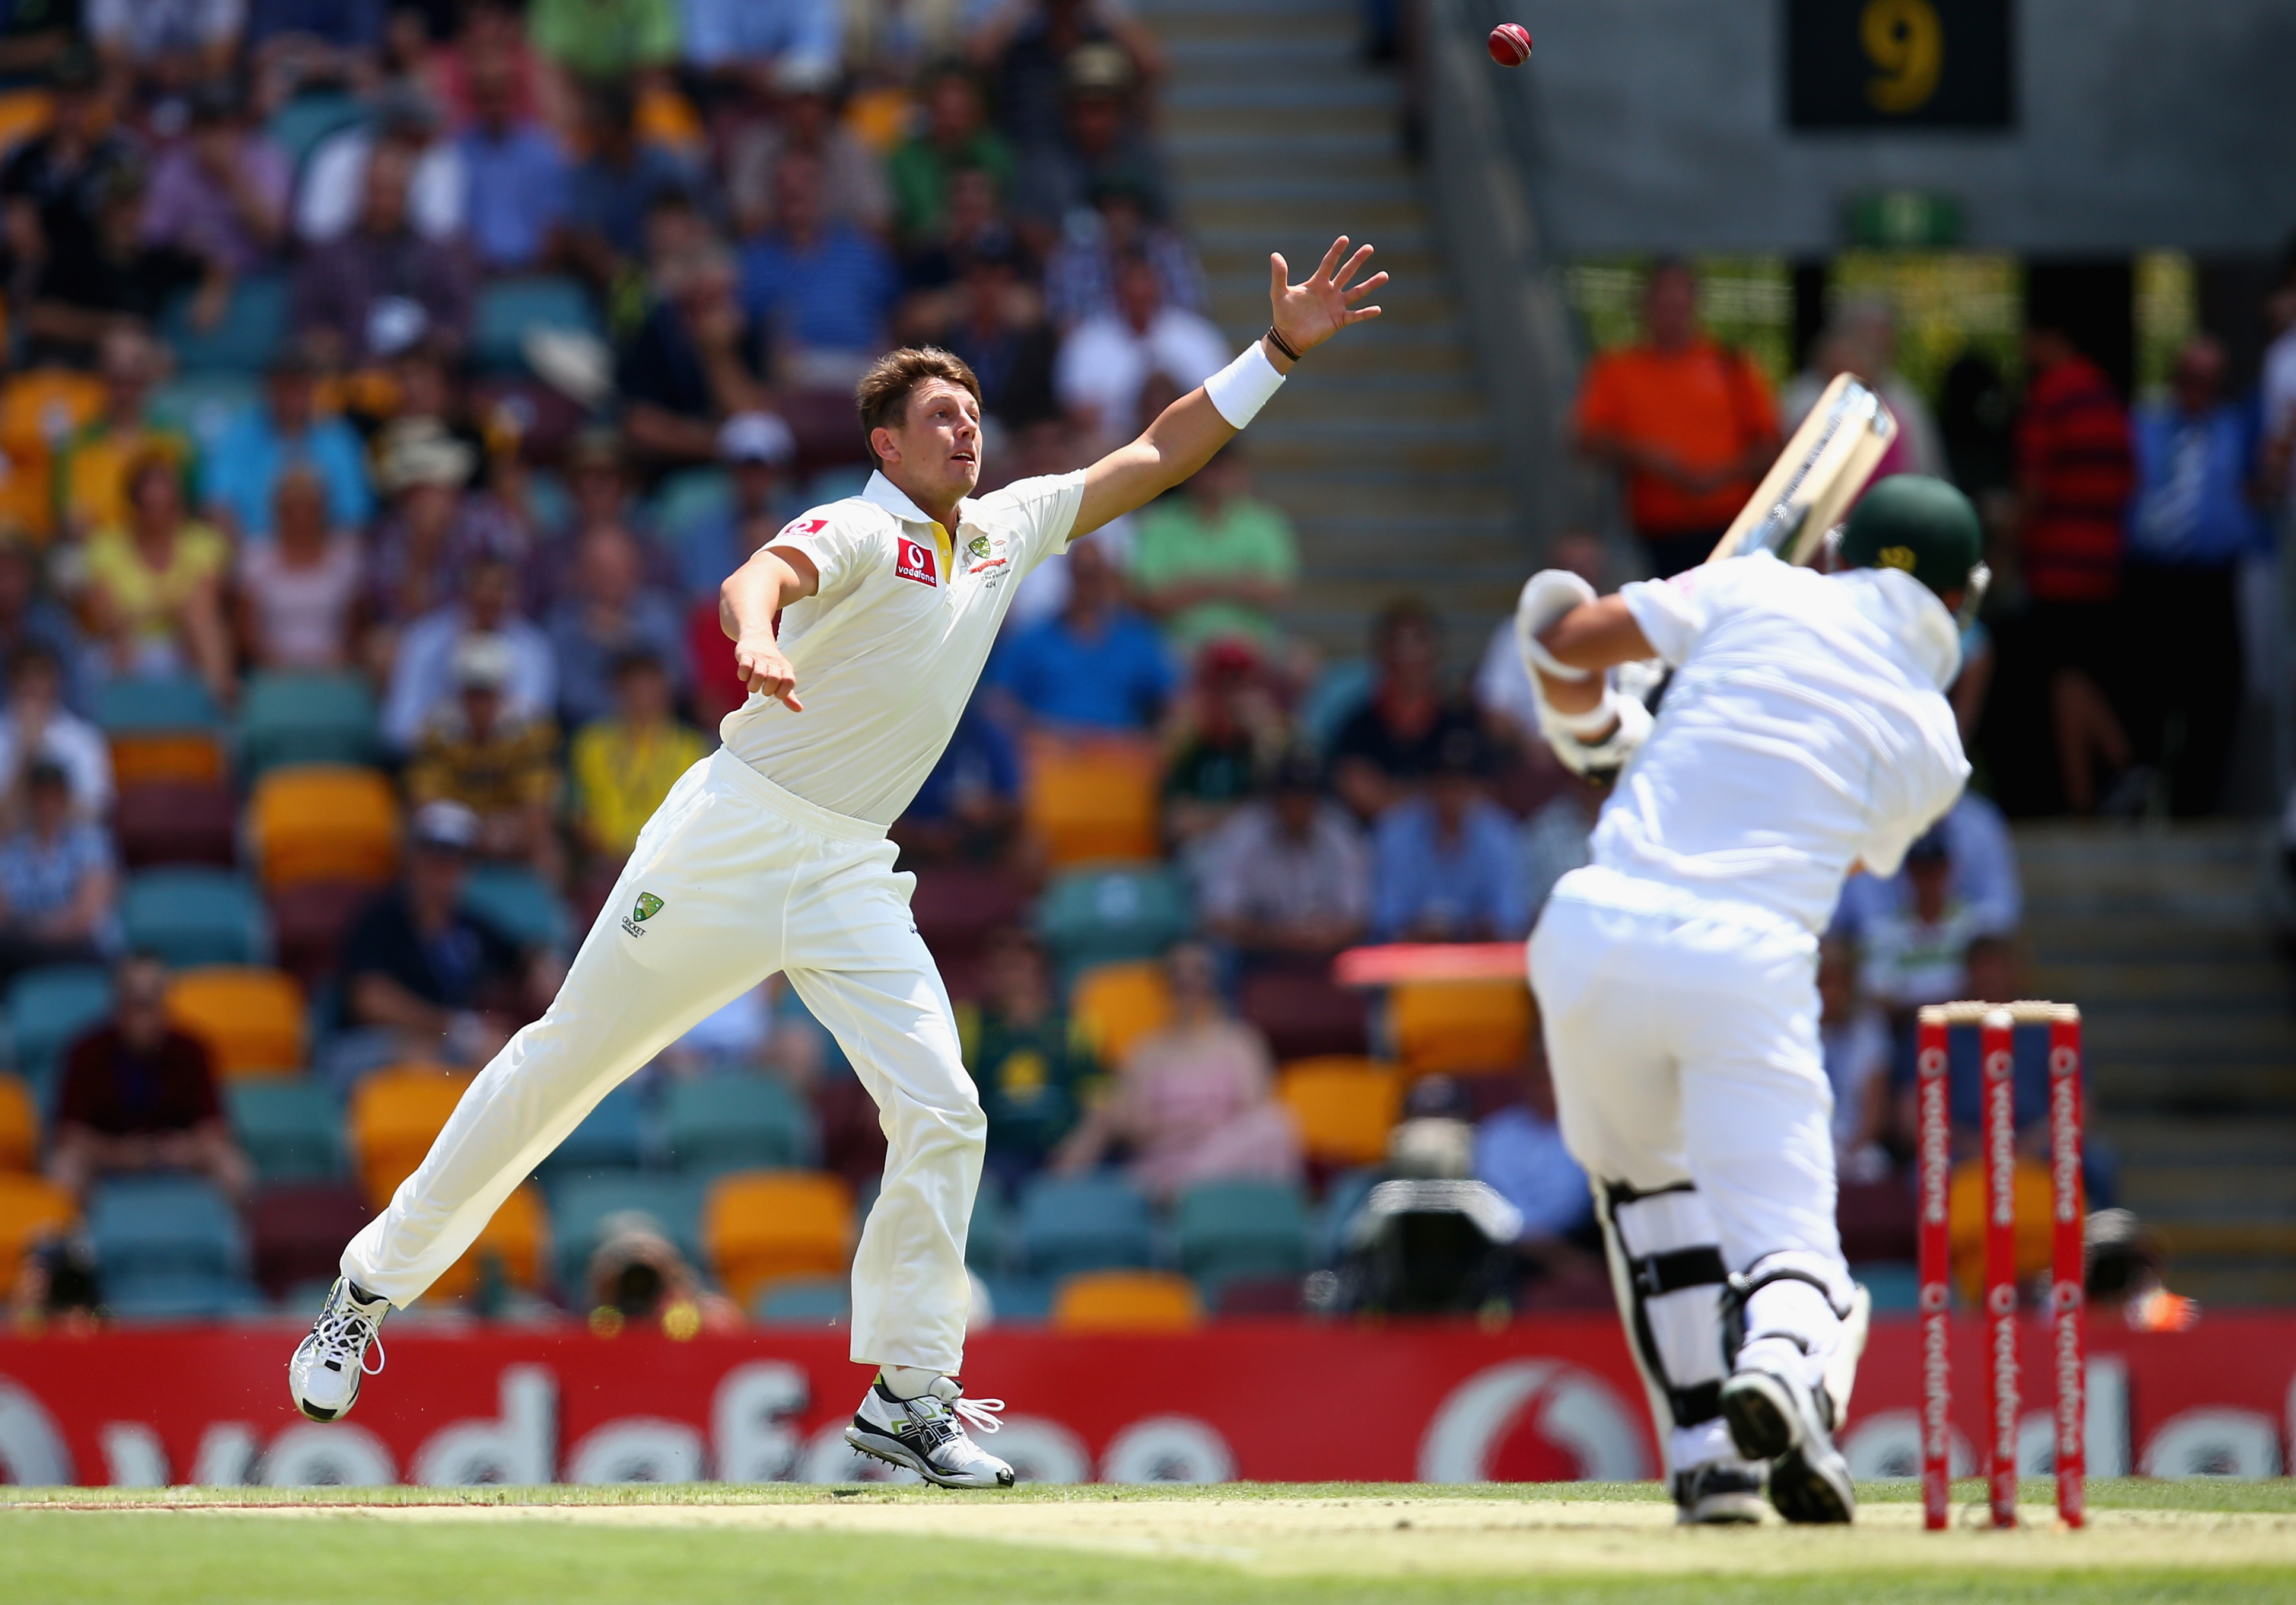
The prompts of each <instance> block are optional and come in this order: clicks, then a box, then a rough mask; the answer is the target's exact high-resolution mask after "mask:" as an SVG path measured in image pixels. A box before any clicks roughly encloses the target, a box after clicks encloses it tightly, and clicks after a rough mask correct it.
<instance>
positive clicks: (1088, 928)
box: [1037, 867, 1194, 974]
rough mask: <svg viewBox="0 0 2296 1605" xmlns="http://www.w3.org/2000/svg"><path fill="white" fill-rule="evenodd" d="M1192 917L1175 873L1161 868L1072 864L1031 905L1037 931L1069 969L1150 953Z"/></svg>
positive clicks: (1180, 932)
mask: <svg viewBox="0 0 2296 1605" xmlns="http://www.w3.org/2000/svg"><path fill="white" fill-rule="evenodd" d="M1193 926H1194V920H1193V915H1192V914H1191V913H1190V911H1189V907H1188V895H1187V892H1186V890H1185V888H1183V887H1182V886H1181V884H1180V881H1179V879H1178V877H1177V875H1175V874H1174V873H1173V872H1171V871H1169V870H1166V869H1162V868H1146V867H1143V868H1136V869H1135V868H1108V869H1088V870H1073V871H1070V872H1069V873H1067V874H1064V875H1062V876H1059V877H1058V878H1056V879H1055V880H1054V881H1053V883H1052V885H1051V886H1049V887H1047V888H1046V891H1045V896H1044V899H1043V901H1042V902H1041V903H1039V904H1038V905H1037V934H1038V935H1039V936H1040V937H1042V938H1044V941H1045V945H1046V946H1047V947H1049V948H1050V949H1051V950H1052V951H1053V953H1054V954H1056V955H1057V956H1058V958H1059V960H1060V962H1061V963H1062V966H1063V967H1064V968H1065V969H1066V970H1068V972H1069V973H1070V974H1073V973H1075V972H1076V971H1077V970H1082V969H1084V968H1086V967H1087V966H1089V965H1093V964H1106V963H1112V962H1117V961H1119V960H1123V959H1152V958H1154V957H1155V956H1156V955H1157V954H1160V953H1162V952H1163V951H1164V950H1165V949H1166V948H1168V947H1169V946H1171V945H1172V944H1173V943H1175V942H1177V941H1178V940H1179V939H1180V938H1183V937H1185V936H1186V935H1187V934H1188V932H1189V931H1190V930H1191V929H1193Z"/></svg>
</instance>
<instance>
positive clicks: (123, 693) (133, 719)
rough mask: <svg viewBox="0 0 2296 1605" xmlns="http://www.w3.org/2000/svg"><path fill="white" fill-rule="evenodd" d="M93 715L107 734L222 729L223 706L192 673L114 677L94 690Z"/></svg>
mask: <svg viewBox="0 0 2296 1605" xmlns="http://www.w3.org/2000/svg"><path fill="white" fill-rule="evenodd" d="M94 703H95V706H94V710H93V711H94V719H95V724H96V726H97V728H99V729H101V730H102V732H103V733H105V734H106V735H152V734H159V733H166V732H171V731H207V730H221V729H222V728H223V726H224V717H223V709H222V708H218V707H217V706H216V700H215V698H213V697H212V696H210V695H209V694H208V688H207V687H206V686H204V685H202V684H200V682H199V681H197V680H195V679H193V678H192V677H191V676H189V675H178V676H170V677H168V678H166V679H148V680H143V679H135V680H111V681H107V682H105V683H104V684H102V685H100V686H98V687H97V688H96V692H95V698H94Z"/></svg>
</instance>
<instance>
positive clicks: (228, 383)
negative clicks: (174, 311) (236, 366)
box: [143, 368, 263, 452]
mask: <svg viewBox="0 0 2296 1605" xmlns="http://www.w3.org/2000/svg"><path fill="white" fill-rule="evenodd" d="M262 399H263V389H262V387H261V386H260V385H259V384H258V383H257V381H256V380H255V378H254V376H253V375H251V374H247V373H233V372H231V371H229V370H228V369H223V368H211V369H209V370H208V371H207V372H205V373H178V374H176V376H175V377H174V378H173V379H170V380H168V381H167V383H165V384H163V385H161V386H160V387H159V388H158V389H155V390H153V391H152V398H151V399H150V400H149V401H147V402H146V403H145V404H144V408H143V410H144V412H145V414H147V415H148V416H149V417H150V418H151V420H152V422H153V423H155V424H157V425H159V426H160V428H162V429H170V430H176V431H177V432H178V433H180V434H182V435H184V436H185V437H186V438H189V439H190V441H191V442H192V444H193V446H195V447H197V448H198V449H199V450H200V451H201V452H208V451H212V450H214V449H215V444H216V442H217V441H218V440H220V439H222V438H223V434H224V431H225V430H228V429H229V428H230V427H231V426H232V424H233V423H234V422H235V421H236V420H237V419H238V417H239V415H240V414H242V413H244V412H246V411H247V410H248V409H249V408H250V407H252V406H254V405H257V404H258V403H259V402H260V401H261V400H262Z"/></svg>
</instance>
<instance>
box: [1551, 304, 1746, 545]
mask: <svg viewBox="0 0 2296 1605" xmlns="http://www.w3.org/2000/svg"><path fill="white" fill-rule="evenodd" d="M1574 429H1575V432H1576V437H1577V439H1576V444H1577V446H1578V449H1579V453H1580V454H1582V455H1584V456H1586V457H1588V458H1590V459H1592V460H1593V461H1595V462H1596V463H1603V464H1604V465H1606V466H1610V467H1614V468H1616V469H1618V470H1619V471H1620V472H1621V473H1622V474H1624V475H1625V477H1626V482H1627V515H1628V520H1629V521H1630V522H1631V523H1632V524H1633V525H1634V528H1635V534H1636V536H1639V537H1640V538H1641V540H1642V544H1643V551H1644V554H1645V555H1647V556H1648V557H1649V559H1650V561H1651V566H1652V569H1655V570H1656V571H1657V573H1658V574H1659V576H1660V577H1665V576H1667V575H1669V574H1678V573H1680V572H1681V571H1682V570H1683V569H1688V568H1692V567H1694V566H1695V565H1697V564H1699V563H1701V562H1703V561H1705V560H1706V554H1707V553H1710V552H1711V551H1713V549H1714V543H1715V542H1717V541H1718V540H1720V539H1721V538H1722V532H1723V531H1724V530H1725V529H1726V528H1729V527H1730V520H1732V519H1734V518H1735V517H1737V515H1738V509H1739V508H1740V507H1742V506H1743V505H1744V504H1745V501H1746V498H1747V497H1748V496H1751V495H1753V494H1754V487H1755V485H1756V484H1757V483H1759V480H1760V479H1761V477H1762V475H1763V473H1764V472H1765V471H1767V469H1768V468H1769V465H1770V462H1771V460H1772V459H1773V458H1775V456H1776V455H1777V451H1778V414H1777V408H1776V407H1775V405H1774V404H1773V403H1772V402H1771V399H1770V392H1769V387H1768V386H1767V385H1766V384H1765V383H1763V381H1762V376H1761V375H1760V373H1758V372H1756V370H1755V368H1754V364H1752V363H1751V362H1749V361H1747V360H1746V358H1745V357H1744V356H1741V355H1740V354H1739V353H1737V352H1734V351H1731V350H1727V349H1726V348H1723V347H1722V346H1720V345H1718V344H1717V343H1716V342H1715V341H1714V340H1711V339H1710V338H1708V337H1707V335H1706V334H1704V333H1703V332H1702V331H1701V330H1700V329H1699V327H1698V280H1697V277H1696V276H1695V275H1694V274H1693V273H1692V272H1691V270H1690V268H1689V266H1687V265H1686V264H1684V263H1681V262H1670V261H1669V262H1661V263H1659V264H1658V265H1657V266H1655V267H1653V268H1652V269H1651V275H1650V283H1649V284H1648V286H1647V287H1646V288H1645V289H1644V291H1643V340H1642V343H1641V344H1640V345H1636V346H1629V347H1627V348H1624V349H1621V350H1617V351H1606V352H1604V353H1603V355H1601V356H1597V357H1596V358H1595V360H1594V362H1593V363H1591V364H1588V366H1587V378H1586V382H1585V383H1584V385H1582V386H1581V387H1580V389H1579V409H1578V416H1577V419H1576V421H1575V424H1574Z"/></svg>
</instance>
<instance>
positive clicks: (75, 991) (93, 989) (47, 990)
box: [8, 964, 111, 1109]
mask: <svg viewBox="0 0 2296 1605" xmlns="http://www.w3.org/2000/svg"><path fill="white" fill-rule="evenodd" d="M110 1017H111V971H110V970H105V969H102V967H100V966H98V965H94V964H43V965H40V966H39V967H38V968H37V969H33V970H25V971H24V972H23V973H22V974H21V975H19V976H18V977H17V978H16V984H15V985H14V986H12V987H10V988H9V989H8V1039H9V1049H10V1052H11V1055H12V1060H13V1062H14V1064H15V1067H16V1072H17V1074H19V1075H21V1077H24V1079H25V1080H26V1081H28V1082H29V1083H31V1085H32V1092H33V1095H34V1097H35V1099H36V1101H38V1103H39V1104H40V1106H41V1107H42V1108H43V1109H50V1108H53V1105H54V1103H55V1096H54V1093H55V1083H56V1075H57V1071H58V1069H60V1068H61V1065H62V1062H63V1055H64V1050H65V1049H66V1048H68V1047H70V1045H71V1044H72V1043H73V1042H74V1041H76V1040H77V1039H78V1037H79V1036H81V1035H82V1034H83V1033H84V1032H86V1031H90V1030H93V1029H94V1028H95V1027H96V1026H98V1025H100V1024H101V1023H102V1021H104V1020H107V1019H109V1018H110Z"/></svg>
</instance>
